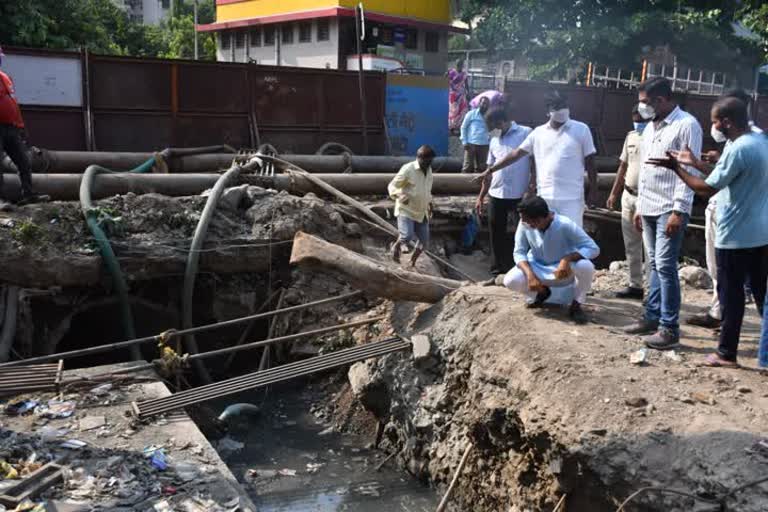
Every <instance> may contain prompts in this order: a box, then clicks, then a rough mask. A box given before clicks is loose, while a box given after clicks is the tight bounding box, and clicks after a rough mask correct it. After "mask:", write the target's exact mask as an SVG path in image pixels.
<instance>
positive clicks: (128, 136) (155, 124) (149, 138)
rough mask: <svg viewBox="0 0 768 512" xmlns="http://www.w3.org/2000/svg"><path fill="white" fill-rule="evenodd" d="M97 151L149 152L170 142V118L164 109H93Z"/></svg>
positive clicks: (171, 122) (171, 125)
mask: <svg viewBox="0 0 768 512" xmlns="http://www.w3.org/2000/svg"><path fill="white" fill-rule="evenodd" d="M93 128H94V133H95V134H96V141H95V142H96V144H95V145H96V148H97V149H98V150H99V151H142V150H144V151H152V150H156V149H162V148H165V147H168V146H170V145H171V143H172V141H173V138H172V135H173V119H172V118H171V116H170V114H169V113H165V112H127V111H123V112H114V111H111V112H98V111H96V112H94V116H93Z"/></svg>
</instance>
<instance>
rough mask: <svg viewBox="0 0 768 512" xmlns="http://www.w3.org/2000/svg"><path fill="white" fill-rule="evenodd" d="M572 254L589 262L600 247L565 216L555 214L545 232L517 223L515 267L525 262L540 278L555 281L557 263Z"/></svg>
mask: <svg viewBox="0 0 768 512" xmlns="http://www.w3.org/2000/svg"><path fill="white" fill-rule="evenodd" d="M574 252H577V253H579V254H581V256H582V257H583V258H585V259H588V260H592V259H595V258H597V257H598V256H599V255H600V248H599V247H598V246H597V244H596V243H595V241H594V240H592V239H591V238H590V237H589V235H588V234H587V233H586V232H585V231H584V230H583V229H582V228H580V227H579V226H577V225H576V224H575V223H574V222H573V221H572V220H571V219H569V218H568V217H563V216H562V215H558V214H555V218H554V219H552V223H551V224H550V225H549V227H548V228H547V230H546V231H544V232H542V231H539V230H538V229H534V228H530V227H526V226H525V224H523V223H522V222H520V225H519V226H518V227H517V231H516V232H515V264H519V263H520V262H521V261H527V262H528V264H529V265H530V266H531V269H532V270H533V271H534V273H535V274H536V275H537V276H538V277H539V278H540V279H544V280H548V281H549V280H555V276H554V272H555V269H557V266H558V265H559V264H560V260H561V259H563V257H564V256H567V255H568V254H571V253H574Z"/></svg>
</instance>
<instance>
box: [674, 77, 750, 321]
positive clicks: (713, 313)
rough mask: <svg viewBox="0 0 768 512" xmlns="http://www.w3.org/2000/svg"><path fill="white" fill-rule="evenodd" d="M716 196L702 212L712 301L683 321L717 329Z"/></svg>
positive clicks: (743, 96)
mask: <svg viewBox="0 0 768 512" xmlns="http://www.w3.org/2000/svg"><path fill="white" fill-rule="evenodd" d="M721 97H722V98H736V99H738V100H741V101H743V102H744V104H745V105H749V103H750V100H751V99H752V98H750V96H749V94H747V93H746V91H744V90H743V89H731V90H730V91H727V92H726V93H725V94H723V95H722V96H721ZM749 129H750V131H751V132H752V133H757V134H761V133H763V130H761V129H760V128H759V127H757V126H755V123H753V122H752V121H751V120H750V121H749ZM715 142H717V143H718V144H719V143H722V142H723V141H722V140H716V141H715ZM729 144H730V141H725V146H728V145H729ZM719 159H720V152H719V151H708V152H707V153H706V154H704V155H702V160H704V161H705V162H707V163H709V164H711V165H714V164H716V163H717V161H718V160H719ZM717 196H718V194H715V195H713V196H712V197H710V198H709V203H707V209H706V211H705V212H704V240H705V242H706V246H707V250H706V253H705V254H706V258H707V270H708V271H709V275H710V276H712V302H711V303H710V306H709V310H708V311H707V312H706V313H704V314H701V315H694V316H691V317H690V318H687V319H686V320H685V323H687V324H689V325H696V326H698V327H708V328H710V329H717V328H718V327H720V322H721V320H722V315H721V312H720V299H719V298H718V296H717V256H716V251H715V234H716V233H717ZM747 284H749V282H747ZM746 288H747V290H745V291H747V294H746V296H747V298H749V297H750V296H751V295H752V293H751V291H750V290H749V286H747V287H746Z"/></svg>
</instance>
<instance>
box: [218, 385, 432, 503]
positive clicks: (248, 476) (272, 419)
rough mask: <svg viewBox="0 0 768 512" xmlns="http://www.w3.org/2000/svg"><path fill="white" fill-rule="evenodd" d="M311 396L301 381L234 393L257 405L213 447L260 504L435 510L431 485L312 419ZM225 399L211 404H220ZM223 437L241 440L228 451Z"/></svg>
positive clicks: (314, 394) (365, 440) (364, 443)
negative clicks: (254, 413)
mask: <svg viewBox="0 0 768 512" xmlns="http://www.w3.org/2000/svg"><path fill="white" fill-rule="evenodd" d="M317 400H318V394H317V392H316V391H312V390H311V389H308V388H306V387H305V386H304V383H300V384H299V383H296V384H293V385H291V386H281V387H280V388H277V389H275V388H273V389H272V390H271V391H270V393H269V395H268V397H267V399H266V400H265V399H264V393H263V392H260V391H255V392H251V393H250V394H248V395H240V396H238V397H237V401H247V402H250V403H255V404H257V405H259V406H260V407H261V413H260V414H259V415H258V416H256V417H253V418H250V419H248V418H243V419H240V420H238V421H237V422H235V423H234V424H232V426H231V428H230V431H229V433H228V435H227V437H226V438H225V439H226V440H225V441H224V442H223V443H222V442H221V441H220V442H219V443H218V447H219V453H220V454H221V456H222V458H223V459H224V460H225V462H226V463H227V464H228V465H229V467H230V468H231V470H232V472H233V473H234V474H235V476H236V477H237V478H238V480H239V481H240V482H241V483H242V484H243V486H244V487H245V488H246V490H247V491H248V493H249V494H250V496H251V498H252V499H253V501H254V503H256V505H257V507H258V510H259V512H288V511H290V512H310V511H311V512H336V511H355V512H400V511H402V512H432V511H434V510H435V507H436V506H437V502H438V499H437V497H436V495H435V493H434V491H433V490H432V489H429V488H428V487H426V486H424V485H422V484H421V483H420V482H418V481H416V480H415V479H413V478H412V477H411V476H409V475H408V474H406V473H404V472H402V471H401V470H400V469H399V468H397V467H395V465H394V463H393V462H392V461H391V460H390V461H389V462H387V463H386V464H384V466H383V467H382V468H381V469H380V470H379V471H376V467H377V466H379V463H380V462H381V461H382V460H383V459H384V457H385V454H384V453H382V452H381V451H377V450H373V449H371V448H368V447H367V446H368V445H370V444H371V442H372V441H373V439H369V438H367V437H363V436H359V435H354V434H340V433H337V432H333V431H331V430H330V429H329V428H328V425H326V424H324V423H323V422H321V421H320V420H318V419H317V418H316V417H315V416H314V415H313V414H312V413H311V412H310V409H311V407H312V404H313V403H314V402H315V401H317ZM262 401H263V403H262ZM230 403H233V401H232V400H227V401H222V402H219V403H218V404H216V403H214V404H213V405H214V406H218V409H217V410H222V409H223V408H224V407H226V405H229V404H230ZM229 441H235V442H236V443H238V442H240V443H243V444H244V446H243V447H242V448H241V449H239V450H236V451H227V450H226V449H223V448H222V447H226V445H227V444H230V443H229ZM236 443H235V444H236ZM214 445H216V443H214ZM294 472H295V475H294Z"/></svg>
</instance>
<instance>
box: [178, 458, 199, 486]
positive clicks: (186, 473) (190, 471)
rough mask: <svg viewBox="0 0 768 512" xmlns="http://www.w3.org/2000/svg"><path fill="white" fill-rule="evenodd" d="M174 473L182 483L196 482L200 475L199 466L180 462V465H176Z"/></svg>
mask: <svg viewBox="0 0 768 512" xmlns="http://www.w3.org/2000/svg"><path fill="white" fill-rule="evenodd" d="M173 471H174V472H175V473H176V476H178V477H179V480H181V481H182V482H189V481H190V480H194V479H195V478H197V475H198V469H197V465H196V464H191V463H189V462H179V463H178V464H174V466H173Z"/></svg>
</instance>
